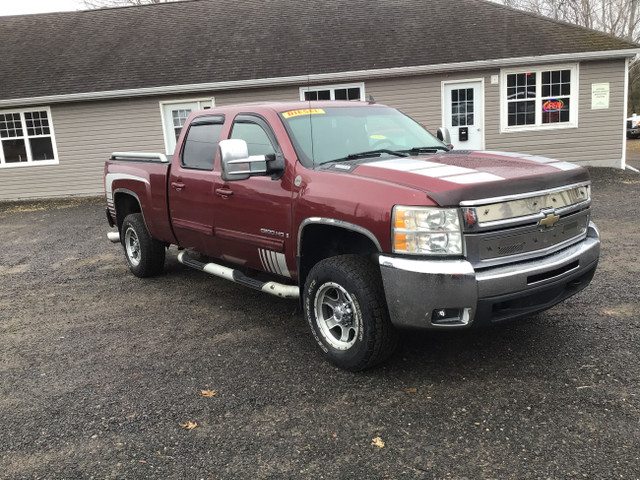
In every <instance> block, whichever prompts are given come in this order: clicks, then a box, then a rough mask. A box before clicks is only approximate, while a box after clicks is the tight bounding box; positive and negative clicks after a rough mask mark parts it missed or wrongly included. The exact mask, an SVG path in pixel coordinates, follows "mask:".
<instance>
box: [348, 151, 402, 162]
mask: <svg viewBox="0 0 640 480" xmlns="http://www.w3.org/2000/svg"><path fill="white" fill-rule="evenodd" d="M383 153H387V154H389V155H395V156H396V157H408V156H409V154H407V153H404V152H398V151H395V150H388V149H386V148H380V149H378V150H367V151H366V152H359V153H350V154H349V155H347V156H346V157H344V158H341V159H339V160H356V159H358V158H368V157H379V156H380V155H381V154H383Z"/></svg>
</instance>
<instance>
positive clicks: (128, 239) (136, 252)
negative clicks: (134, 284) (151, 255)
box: [124, 228, 141, 267]
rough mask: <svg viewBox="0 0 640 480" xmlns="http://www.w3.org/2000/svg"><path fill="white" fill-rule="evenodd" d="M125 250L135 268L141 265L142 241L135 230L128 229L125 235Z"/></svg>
mask: <svg viewBox="0 0 640 480" xmlns="http://www.w3.org/2000/svg"><path fill="white" fill-rule="evenodd" d="M124 248H125V249H126V251H127V258H128V259H129V262H130V263H131V265H133V266H134V267H137V266H138V265H139V264H140V257H141V254H140V240H139V239H138V235H137V234H136V232H135V230H134V229H133V228H127V231H126V233H125V234H124Z"/></svg>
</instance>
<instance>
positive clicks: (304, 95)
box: [300, 83, 364, 102]
mask: <svg viewBox="0 0 640 480" xmlns="http://www.w3.org/2000/svg"><path fill="white" fill-rule="evenodd" d="M300 100H301V101H304V102H306V101H314V100H357V101H363V102H364V83H357V84H353V85H322V86H318V87H302V88H300Z"/></svg>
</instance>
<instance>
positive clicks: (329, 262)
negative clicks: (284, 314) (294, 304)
mask: <svg viewBox="0 0 640 480" xmlns="http://www.w3.org/2000/svg"><path fill="white" fill-rule="evenodd" d="M303 307H304V312H305V317H306V319H307V321H308V322H309V326H310V327H311V332H312V333H313V336H314V338H315V340H316V342H317V343H318V346H319V347H320V350H322V352H323V353H324V355H325V357H326V358H327V359H328V360H329V361H330V362H331V363H333V364H335V365H337V366H338V367H340V368H343V369H345V370H351V371H359V370H364V369H366V368H369V367H372V366H374V365H377V364H380V363H382V362H383V361H385V360H386V359H387V358H389V356H391V354H392V353H393V351H394V350H395V347H396V344H397V334H396V331H395V329H394V327H393V325H392V324H391V321H390V320H389V312H388V310H387V304H386V301H385V296H384V291H383V288H382V279H381V277H380V271H379V270H378V268H377V267H376V266H375V265H374V264H373V263H372V262H371V261H369V260H368V259H367V258H365V257H361V256H358V255H341V256H337V257H331V258H328V259H325V260H322V261H320V262H318V263H317V264H316V265H315V266H314V267H313V268H312V269H311V272H309V276H308V277H307V281H306V282H305V286H304V292H303Z"/></svg>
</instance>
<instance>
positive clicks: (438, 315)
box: [104, 101, 600, 371]
mask: <svg viewBox="0 0 640 480" xmlns="http://www.w3.org/2000/svg"><path fill="white" fill-rule="evenodd" d="M439 133H441V135H439V136H438V138H436V137H434V136H433V135H431V134H430V133H429V132H428V131H427V130H426V129H425V128H424V127H423V126H422V125H420V124H419V123H417V122H415V121H413V120H412V119H411V118H409V117H408V116H406V115H404V114H402V113H400V112H399V111H397V110H395V109H393V108H389V107H386V106H383V105H379V104H374V103H365V102H346V101H345V102H339V101H332V102H313V103H308V102H307V103H266V104H246V105H236V106H226V107H221V108H212V109H209V110H203V111H199V112H194V113H192V114H191V115H190V116H189V118H188V119H187V121H186V123H185V125H184V127H183V128H182V130H181V132H180V134H179V138H178V141H177V147H176V150H175V153H174V154H173V158H172V159H168V158H167V157H165V155H163V154H158V153H135V152H134V153H130V152H116V153H113V155H112V156H111V158H110V159H109V160H108V161H107V162H106V165H105V170H104V173H105V175H104V185H105V192H106V200H107V219H108V222H109V224H110V225H111V227H116V228H117V231H111V232H109V233H108V237H109V238H110V240H112V241H113V242H114V243H116V242H120V243H121V244H122V246H123V247H124V254H125V258H126V261H127V262H128V266H129V268H130V270H131V272H133V274H134V275H137V276H138V277H147V276H151V275H157V274H159V273H161V272H162V270H163V266H164V262H165V253H166V250H167V247H168V246H170V245H177V246H178V252H179V253H178V256H177V258H178V260H179V261H180V262H181V263H182V264H184V265H186V266H189V267H193V268H195V269H198V270H202V271H204V272H207V273H209V274H212V275H216V276H218V277H222V278H225V279H227V280H230V281H233V282H236V283H239V284H241V285H244V286H246V287H249V288H252V289H256V290H261V291H263V292H266V293H269V294H273V295H277V296H280V297H284V298H291V299H298V300H299V301H300V302H301V306H302V309H303V311H304V316H305V318H306V320H307V321H308V323H309V326H310V328H311V332H312V334H313V336H314V338H315V340H316V342H317V344H318V346H319V348H320V350H321V352H322V353H323V354H324V356H325V357H326V358H327V359H328V360H329V361H331V362H333V363H334V364H336V365H338V366H340V367H342V368H345V369H349V370H354V371H355V370H362V369H365V368H367V367H370V366H373V365H375V364H378V363H381V362H382V361H384V360H385V359H387V358H388V357H389V355H390V354H391V353H392V352H393V349H394V348H395V345H396V338H397V335H396V332H397V329H398V328H409V329H433V330H437V329H465V328H470V327H473V326H481V325H490V324H495V323H499V322H503V321H506V320H510V319H515V318H518V317H523V316H527V315H531V314H533V313H535V312H539V311H542V310H545V309H548V308H550V307H552V306H553V305H556V304H557V303H559V302H561V301H562V300H564V299H566V298H568V297H570V296H571V295H574V294H575V293H577V292H579V291H580V290H582V289H583V288H585V287H586V286H587V285H588V284H589V282H590V281H591V279H592V277H593V275H594V272H595V270H596V266H597V263H598V258H599V252H600V239H599V234H598V230H597V229H596V227H595V225H594V224H593V223H592V222H591V221H590V203H591V197H590V181H589V175H588V172H587V170H585V169H584V168H582V167H579V166H577V165H575V164H571V163H565V162H561V161H556V160H552V159H549V158H543V157H538V156H533V155H519V154H513V153H503V152H492V151H457V150H451V148H450V145H449V143H450V142H449V141H448V140H449V139H448V135H447V134H448V132H446V130H441V131H439Z"/></svg>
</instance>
